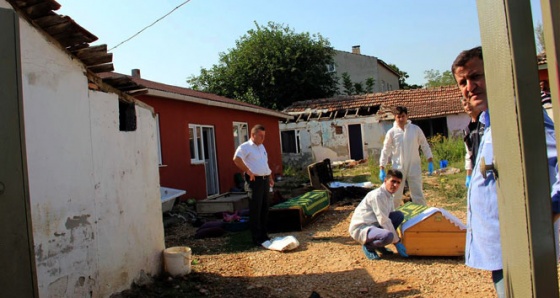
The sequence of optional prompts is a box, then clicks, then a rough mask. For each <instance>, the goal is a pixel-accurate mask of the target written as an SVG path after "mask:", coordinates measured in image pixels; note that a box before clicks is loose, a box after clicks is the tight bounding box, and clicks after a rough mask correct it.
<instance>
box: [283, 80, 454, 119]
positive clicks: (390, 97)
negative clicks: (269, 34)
mask: <svg viewBox="0 0 560 298" xmlns="http://www.w3.org/2000/svg"><path fill="white" fill-rule="evenodd" d="M461 98H462V95H461V92H460V91H459V88H458V87H457V86H455V85H451V86H444V87H436V88H428V89H424V88H423V89H410V90H393V91H388V92H382V93H372V94H365V95H353V96H340V97H334V98H325V99H316V100H305V101H298V102H295V103H293V104H292V105H291V106H289V107H288V108H286V109H285V110H284V112H286V113H288V114H291V115H295V116H298V117H297V119H296V120H299V119H315V118H316V119H320V118H324V117H330V118H336V117H352V116H366V115H372V114H377V115H378V116H380V118H381V119H392V111H393V110H394V109H395V107H397V106H405V107H407V109H408V115H409V118H410V119H424V118H434V117H443V116H446V115H450V114H459V113H463V112H464V110H463V106H462V105H461Z"/></svg>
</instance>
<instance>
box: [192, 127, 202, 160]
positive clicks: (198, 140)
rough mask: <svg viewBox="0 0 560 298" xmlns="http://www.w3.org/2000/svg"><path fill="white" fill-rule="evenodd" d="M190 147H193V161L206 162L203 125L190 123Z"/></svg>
mask: <svg viewBox="0 0 560 298" xmlns="http://www.w3.org/2000/svg"><path fill="white" fill-rule="evenodd" d="M189 147H190V149H191V162H192V163H204V151H203V150H202V126H200V125H195V124H189Z"/></svg>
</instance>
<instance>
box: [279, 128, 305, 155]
mask: <svg viewBox="0 0 560 298" xmlns="http://www.w3.org/2000/svg"><path fill="white" fill-rule="evenodd" d="M280 135H281V139H282V153H300V151H301V150H300V149H301V148H300V144H299V130H284V131H281V132H280Z"/></svg>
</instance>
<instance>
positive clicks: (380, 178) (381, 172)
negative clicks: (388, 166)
mask: <svg viewBox="0 0 560 298" xmlns="http://www.w3.org/2000/svg"><path fill="white" fill-rule="evenodd" d="M385 177H386V174H385V169H380V170H379V180H381V182H383V181H385Z"/></svg>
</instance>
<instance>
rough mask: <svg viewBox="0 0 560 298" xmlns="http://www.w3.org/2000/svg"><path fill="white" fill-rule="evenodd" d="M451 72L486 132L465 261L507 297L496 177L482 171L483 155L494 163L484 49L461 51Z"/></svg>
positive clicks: (548, 125) (552, 160) (552, 152)
mask: <svg viewBox="0 0 560 298" xmlns="http://www.w3.org/2000/svg"><path fill="white" fill-rule="evenodd" d="M451 72H452V73H453V76H454V77H455V81H456V82H457V85H458V86H459V89H460V91H461V94H462V95H463V98H464V100H466V101H467V102H468V104H469V105H470V107H471V108H472V109H473V110H474V111H479V112H480V116H479V121H480V122H481V123H482V124H484V134H483V136H482V139H481V140H480V144H479V148H478V150H477V151H478V154H477V157H476V163H475V166H474V168H473V173H472V178H471V183H470V186H469V189H468V194H467V241H466V247H465V263H466V265H467V266H469V267H472V268H476V269H483V270H490V271H492V281H493V282H494V288H495V289H496V293H497V294H498V297H505V288H504V282H503V269H502V267H503V265H502V247H501V239H500V222H499V217H498V198H497V192H496V177H495V174H494V172H493V171H492V170H487V171H486V173H484V175H483V174H482V173H481V170H480V163H481V162H482V158H481V157H484V161H485V162H486V163H487V164H491V163H492V162H493V159H494V151H493V147H492V128H491V126H490V114H489V111H488V98H487V94H486V80H485V77H484V63H483V60H482V48H481V47H475V48H472V49H470V50H465V51H463V52H461V53H460V54H459V55H458V56H457V58H456V59H455V61H454V62H453V64H452V66H451ZM543 117H544V122H545V123H544V126H545V137H546V144H547V156H548V171H549V178H550V182H551V185H552V184H553V183H554V182H555V174H556V169H555V168H556V164H557V158H556V156H557V155H556V140H555V137H554V123H552V120H551V119H550V118H549V117H548V116H547V115H546V113H545V112H544V111H543Z"/></svg>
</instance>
